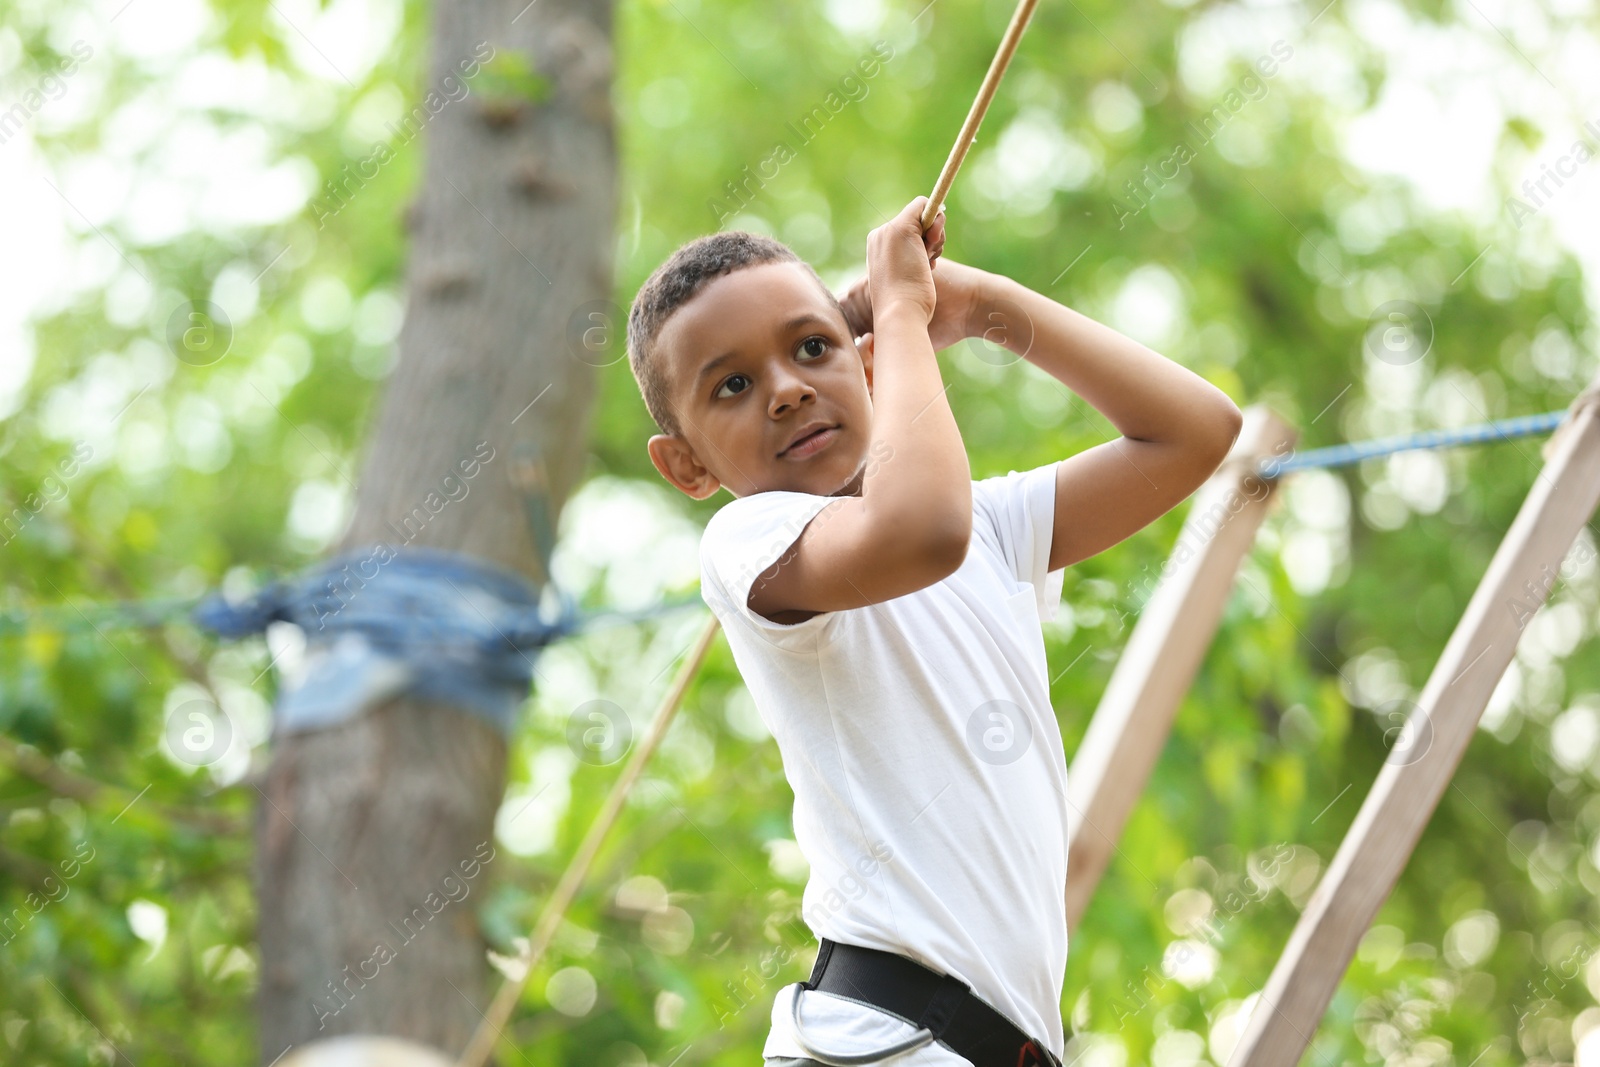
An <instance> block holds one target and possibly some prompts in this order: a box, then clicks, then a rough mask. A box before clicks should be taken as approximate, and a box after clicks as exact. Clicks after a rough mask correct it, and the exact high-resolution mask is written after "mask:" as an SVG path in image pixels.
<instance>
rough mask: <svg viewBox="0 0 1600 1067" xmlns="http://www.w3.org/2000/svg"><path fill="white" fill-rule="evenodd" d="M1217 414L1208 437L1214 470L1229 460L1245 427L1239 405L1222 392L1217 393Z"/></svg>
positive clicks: (1214, 416) (1208, 449) (1213, 417)
mask: <svg viewBox="0 0 1600 1067" xmlns="http://www.w3.org/2000/svg"><path fill="white" fill-rule="evenodd" d="M1214 407H1215V409H1216V410H1215V414H1214V415H1213V416H1212V418H1211V420H1210V422H1211V425H1212V427H1213V429H1211V430H1210V431H1209V432H1208V433H1207V435H1206V438H1207V442H1208V448H1207V454H1208V456H1209V458H1210V459H1211V460H1212V461H1213V462H1212V465H1211V466H1212V469H1213V470H1215V469H1216V468H1217V467H1219V466H1221V465H1222V461H1223V460H1224V459H1226V458H1228V453H1229V452H1231V451H1233V444H1234V442H1235V441H1237V440H1238V439H1239V431H1240V430H1241V429H1242V428H1243V427H1244V413H1243V412H1241V411H1240V410H1239V405H1237V404H1235V403H1234V402H1233V401H1232V400H1230V399H1228V395H1227V394H1226V393H1224V392H1222V391H1221V390H1218V391H1217V402H1216V404H1215V405H1214Z"/></svg>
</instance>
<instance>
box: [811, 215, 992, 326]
mask: <svg viewBox="0 0 1600 1067" xmlns="http://www.w3.org/2000/svg"><path fill="white" fill-rule="evenodd" d="M943 217H944V216H943V215H941V216H940V218H941V219H942V218H943ZM942 262H943V264H944V265H943V266H941V267H939V268H938V269H937V270H935V271H933V288H934V298H935V305H934V309H933V318H931V319H929V320H928V341H929V342H930V343H931V344H932V345H933V350H934V351H935V352H938V351H940V350H942V349H946V348H949V347H950V346H951V345H954V344H959V343H960V342H962V341H965V340H966V339H967V338H968V337H975V336H979V335H981V334H982V333H983V326H984V324H983V323H982V322H979V321H977V319H976V317H977V311H978V307H979V304H980V301H981V297H980V293H981V291H982V289H983V287H984V285H985V283H986V282H987V280H988V279H989V278H990V275H989V273H988V272H987V271H983V270H979V269H978V268H977V267H969V266H967V265H966V264H965V263H957V262H955V261H954V260H951V259H946V260H943V261H942ZM868 282H869V279H868V278H860V279H858V280H856V281H855V282H853V283H851V285H850V288H848V289H846V290H845V291H844V295H843V296H841V297H840V298H839V306H840V307H842V308H843V309H844V318H845V322H847V323H848V324H849V326H850V333H851V336H853V337H862V336H865V335H866V334H869V333H871V332H872V292H871V286H870V285H869V284H868Z"/></svg>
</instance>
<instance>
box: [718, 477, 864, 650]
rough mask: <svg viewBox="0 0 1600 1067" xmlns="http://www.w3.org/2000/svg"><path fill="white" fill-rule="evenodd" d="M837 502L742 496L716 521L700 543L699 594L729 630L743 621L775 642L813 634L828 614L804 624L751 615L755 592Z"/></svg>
mask: <svg viewBox="0 0 1600 1067" xmlns="http://www.w3.org/2000/svg"><path fill="white" fill-rule="evenodd" d="M837 499H838V498H836V497H831V496H814V495H812V494H810V493H792V492H787V491H783V490H772V491H769V492H765V493H753V494H751V495H750V496H745V497H739V498H737V499H735V500H733V501H731V502H730V503H728V504H725V505H723V507H722V510H721V511H718V512H717V513H716V514H715V515H713V516H711V521H710V522H708V523H706V529H705V533H704V535H703V536H702V537H701V538H700V595H701V598H702V599H704V600H705V602H706V605H707V606H708V607H710V608H711V610H712V611H713V612H715V613H716V615H717V617H718V618H719V619H721V620H722V622H723V624H724V625H726V624H727V623H728V622H729V620H730V619H738V620H742V621H743V622H745V623H746V624H748V625H749V626H751V627H752V628H754V629H756V630H758V631H760V632H761V633H763V634H766V635H767V636H769V637H771V636H774V635H779V634H793V633H799V632H802V631H804V632H810V631H811V630H812V629H814V628H815V627H813V626H812V624H813V623H817V622H818V620H822V619H826V618H827V617H828V616H829V615H830V614H831V613H829V612H824V613H823V614H821V615H815V616H813V617H812V618H810V619H808V620H806V621H805V622H800V623H791V624H786V623H780V622H773V621H772V620H771V619H769V618H767V617H766V616H764V615H760V614H757V613H756V612H754V611H752V610H750V589H751V587H752V586H753V585H754V584H755V582H756V580H757V579H758V578H759V577H760V576H761V575H762V574H763V573H766V572H767V571H769V570H770V569H771V568H772V566H773V564H775V563H776V562H777V561H778V559H779V558H780V557H782V555H783V554H784V553H785V552H787V551H788V550H789V548H790V546H792V545H793V544H794V543H795V541H796V540H797V539H798V538H799V537H800V534H801V533H802V532H803V531H804V530H805V528H806V525H807V524H808V523H810V522H811V520H812V519H814V518H816V516H817V513H818V512H819V511H821V510H822V509H823V508H825V507H827V506H828V505H829V504H831V503H834V502H836V500H837Z"/></svg>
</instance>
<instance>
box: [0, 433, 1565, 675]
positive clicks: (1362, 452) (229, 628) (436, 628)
mask: <svg viewBox="0 0 1600 1067" xmlns="http://www.w3.org/2000/svg"><path fill="white" fill-rule="evenodd" d="M1566 417H1567V412H1566V411H1565V410H1563V411H1551V412H1546V413H1545V414H1543V415H1524V416H1521V417H1519V418H1514V419H1501V420H1499V421H1497V422H1486V423H1480V424H1479V425H1476V426H1463V427H1461V428H1459V429H1454V430H1424V431H1421V432H1418V433H1410V434H1400V435H1397V436H1394V437H1380V438H1376V439H1374V440H1370V441H1356V442H1352V443H1350V444H1343V445H1332V446H1330V447H1328V448H1314V449H1311V450H1310V451H1306V452H1291V453H1289V454H1288V455H1286V456H1273V457H1268V458H1266V459H1263V460H1261V461H1260V462H1259V463H1258V464H1257V465H1256V472H1257V473H1258V474H1259V475H1260V476H1261V477H1263V478H1279V477H1282V476H1283V475H1285V474H1292V473H1294V472H1295V471H1302V470H1311V469H1314V468H1327V467H1344V466H1349V465H1350V464H1353V463H1359V462H1360V461H1361V460H1364V459H1372V458H1375V457H1377V456H1389V455H1393V454H1394V453H1396V452H1408V451H1415V450H1418V449H1435V448H1452V447H1455V446H1457V445H1473V444H1482V443H1484V442H1487V441H1509V440H1513V439H1515V438H1518V437H1531V436H1534V435H1537V434H1542V433H1549V432H1550V431H1552V430H1554V429H1555V428H1556V427H1557V426H1559V425H1560V424H1561V422H1562V421H1563V420H1564V419H1565V418H1566ZM278 588H281V583H273V585H272V586H269V587H268V590H267V591H266V592H267V593H270V592H272V591H275V590H276V589H278ZM700 603H701V600H700V598H699V596H697V595H695V596H685V597H681V598H676V599H672V600H666V601H663V602H661V603H659V604H655V605H652V606H651V607H648V608H644V609H640V610H637V611H610V610H601V611H591V612H579V611H578V610H577V609H576V607H575V606H574V605H573V604H572V602H571V600H570V599H569V598H567V597H566V596H565V595H563V596H562V608H561V612H560V615H559V616H558V617H557V618H556V619H554V620H552V619H550V618H548V617H546V616H545V615H543V614H541V613H540V612H539V611H537V610H529V611H526V612H520V613H515V614H513V615H512V616H511V617H510V618H509V620H508V621H503V622H502V623H501V624H500V625H499V627H498V629H497V630H496V631H495V632H493V633H492V634H488V635H486V634H485V632H484V630H483V629H482V628H481V627H478V626H467V627H462V626H451V625H443V626H441V625H438V624H437V623H424V622H423V621H422V620H417V619H414V618H408V619H399V620H395V621H394V623H393V626H394V634H395V635H396V636H398V635H399V634H401V633H402V632H404V633H407V634H409V635H412V636H415V635H416V630H417V629H418V628H419V626H420V627H421V628H422V629H425V630H426V631H427V633H426V637H427V638H429V639H432V640H435V641H438V642H440V643H442V644H448V643H451V642H466V643H482V642H485V641H486V639H487V643H489V644H493V645H508V646H510V647H511V648H513V649H515V648H529V649H536V648H539V647H541V646H543V645H545V644H548V643H550V642H552V641H555V640H559V639H560V638H563V637H570V636H574V635H576V634H579V633H582V632H585V631H588V630H591V629H597V628H600V627H607V626H620V625H631V624H634V623H640V622H647V621H649V620H651V619H655V618H658V617H660V616H662V615H666V614H669V613H671V612H674V611H679V610H682V609H684V608H688V607H695V606H698V605H699V604H700ZM289 615H290V613H289V612H287V611H285V610H283V608H282V607H281V605H275V599H274V597H273V596H271V595H257V596H256V597H252V598H251V599H250V600H249V601H246V602H244V603H242V604H228V603H227V602H226V601H224V600H223V599H222V598H221V597H220V596H218V595H216V594H206V595H202V596H196V597H167V598H160V599H152V600H147V601H128V600H124V601H112V602H109V603H99V604H89V605H85V606H82V607H78V606H74V605H49V606H46V607H40V608H34V609H28V610H22V611H5V612H0V637H5V636H8V635H14V634H18V633H27V632H28V631H29V630H31V629H37V628H41V627H45V628H49V629H52V630H57V631H62V632H69V633H70V632H77V631H83V630H94V631H96V632H99V631H100V630H101V629H102V628H112V627H116V628H131V627H152V626H160V625H163V624H165V623H168V622H174V621H177V620H178V619H181V618H188V619H190V620H191V621H195V622H198V623H199V624H200V625H201V626H203V627H204V628H206V629H209V630H211V631H213V632H214V633H216V634H218V635H219V636H221V637H241V636H244V635H245V634H249V633H259V632H260V631H261V630H263V629H265V628H266V624H267V623H268V622H271V621H273V620H274V619H277V618H284V619H288V618H289ZM367 622H368V624H369V625H377V626H379V627H380V629H384V630H387V629H388V627H387V626H386V625H384V624H382V623H380V622H379V621H378V620H374V619H371V618H369V619H368V620H367Z"/></svg>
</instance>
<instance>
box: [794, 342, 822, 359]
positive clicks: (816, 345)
mask: <svg viewBox="0 0 1600 1067" xmlns="http://www.w3.org/2000/svg"><path fill="white" fill-rule="evenodd" d="M827 351H828V341H827V339H826V338H823V337H807V338H806V339H805V340H804V341H801V342H800V352H801V353H804V354H805V355H807V356H810V357H811V358H812V359H816V358H817V357H818V356H821V355H824V354H826V353H827Z"/></svg>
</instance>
